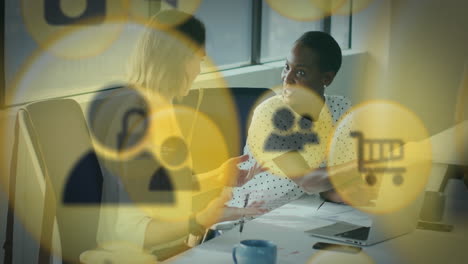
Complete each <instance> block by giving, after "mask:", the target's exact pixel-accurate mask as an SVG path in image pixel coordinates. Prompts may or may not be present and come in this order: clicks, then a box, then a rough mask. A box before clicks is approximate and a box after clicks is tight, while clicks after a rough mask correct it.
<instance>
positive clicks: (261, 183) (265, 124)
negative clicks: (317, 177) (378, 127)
mask: <svg viewBox="0 0 468 264" xmlns="http://www.w3.org/2000/svg"><path fill="white" fill-rule="evenodd" d="M281 104H283V105H284V103H283V102H282V100H281V98H280V96H275V97H272V98H270V99H268V100H267V101H265V102H263V103H262V104H261V105H259V106H258V107H257V108H256V109H255V111H254V115H253V118H252V123H251V125H250V127H249V138H248V140H247V142H248V143H247V144H246V146H245V148H244V154H249V156H250V158H249V160H248V161H246V162H244V163H242V164H241V165H240V167H241V168H242V169H249V168H250V167H252V166H253V165H254V164H255V163H256V162H257V161H256V159H255V158H254V155H252V153H251V149H252V148H257V149H258V148H259V145H257V144H261V145H262V146H264V142H261V141H259V140H255V139H252V138H251V137H252V130H253V129H258V126H260V129H266V130H268V131H271V129H273V128H272V126H271V120H272V117H273V115H274V113H275V111H276V110H277V109H278V106H279V105H281ZM325 106H328V111H324V109H322V111H321V113H320V116H322V114H326V113H329V114H328V115H329V116H330V117H329V118H328V120H329V121H328V122H316V124H314V127H313V129H314V130H316V131H318V130H320V129H325V130H330V128H331V127H334V126H335V124H336V122H337V121H338V120H339V119H340V117H342V116H343V114H344V113H345V112H346V111H347V110H348V109H349V108H350V106H351V103H350V101H349V100H348V99H347V98H345V97H343V96H334V95H333V96H328V95H325ZM325 106H324V108H326V107H325ZM254 122H255V123H254ZM255 126H256V127H255ZM321 126H322V127H321ZM327 126H329V127H327ZM330 131H333V130H330ZM269 133H271V132H269ZM330 136H331V135H325V137H324V136H322V137H321V138H320V142H321V143H320V144H324V145H326V142H327V141H328V139H329V137H330ZM249 139H250V140H249ZM291 144H292V143H291ZM349 147H350V148H353V149H354V145H352V144H350V145H349ZM353 149H352V150H351V151H345V152H344V153H351V156H353V155H352V153H353V152H354V151H353ZM322 150H323V151H324V150H325V148H322ZM324 157H325V153H319V154H317V153H309V155H305V159H306V160H307V162H308V163H312V164H317V165H318V167H324V166H326V162H325V160H324ZM344 159H347V160H352V159H353V157H344ZM267 167H268V166H267ZM247 193H249V194H250V198H249V204H250V203H252V202H254V201H265V202H266V204H265V205H264V207H266V208H268V209H274V208H276V207H279V206H281V205H283V204H286V203H288V202H290V201H293V200H295V199H297V198H299V197H300V196H302V195H303V194H304V191H303V190H302V189H301V188H300V187H299V186H298V185H297V184H296V183H294V182H293V181H292V180H290V179H289V178H286V177H280V176H277V175H274V174H273V173H271V172H268V171H267V172H263V173H260V174H257V175H256V176H255V177H254V178H253V179H252V180H250V181H249V182H248V183H246V184H245V185H244V186H242V187H238V188H234V189H233V199H232V200H231V201H230V202H229V203H228V204H227V205H228V206H233V207H244V200H245V196H246V194H247Z"/></svg>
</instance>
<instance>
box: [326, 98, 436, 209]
mask: <svg viewBox="0 0 468 264" xmlns="http://www.w3.org/2000/svg"><path fill="white" fill-rule="evenodd" d="M428 136H429V135H428V132H427V130H426V128H425V126H424V124H423V123H422V122H421V120H420V119H419V118H418V116H416V115H415V114H414V113H413V112H411V111H410V110H408V109H407V108H405V107H403V106H402V105H400V104H397V103H394V102H391V101H385V100H375V101H368V102H365V103H362V104H359V105H357V106H355V107H353V108H352V109H351V110H350V111H349V113H348V114H347V115H346V116H344V117H343V118H342V119H341V120H340V121H339V122H338V124H337V126H336V130H335V132H334V136H333V137H332V140H331V141H330V143H329V149H328V166H329V174H330V180H331V182H332V184H333V185H334V188H335V189H336V191H337V192H338V193H339V194H340V195H341V197H342V198H343V199H344V200H345V201H346V202H347V203H348V204H350V205H351V206H354V207H357V208H359V209H361V210H363V211H366V212H369V213H389V212H393V211H396V210H399V209H402V208H404V207H406V206H408V205H409V204H411V203H412V202H413V201H414V200H415V199H416V198H417V197H418V196H419V195H420V194H421V192H423V190H424V188H425V186H426V183H427V179H428V177H429V173H430V170H431V168H432V161H431V159H432V154H431V144H430V141H421V140H422V139H426V138H428ZM415 142H418V143H417V144H416V143H415ZM350 146H351V147H350ZM347 152H349V153H347ZM347 154H349V155H348V156H354V157H355V159H354V160H342V156H343V155H347Z"/></svg>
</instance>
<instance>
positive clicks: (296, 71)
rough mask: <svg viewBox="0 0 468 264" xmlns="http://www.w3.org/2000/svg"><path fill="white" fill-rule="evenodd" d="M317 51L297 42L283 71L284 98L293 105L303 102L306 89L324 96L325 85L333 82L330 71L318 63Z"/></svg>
mask: <svg viewBox="0 0 468 264" xmlns="http://www.w3.org/2000/svg"><path fill="white" fill-rule="evenodd" d="M318 59H319V58H318V56H317V54H316V52H315V51H314V50H312V49H310V48H308V47H305V46H304V45H302V44H300V43H296V44H295V45H294V46H293V47H292V49H291V51H290V53H289V55H288V57H287V58H286V64H285V66H284V68H283V72H282V73H281V80H282V81H283V91H282V95H283V100H284V102H285V103H287V104H289V105H291V106H293V105H297V104H299V103H301V101H303V100H302V99H303V98H304V94H303V93H304V90H305V91H307V90H310V91H313V92H315V93H316V95H318V96H320V97H322V96H323V94H324V85H328V84H330V83H331V80H330V76H329V75H330V73H323V72H322V71H321V70H320V68H319V64H318ZM298 88H302V89H298Z"/></svg>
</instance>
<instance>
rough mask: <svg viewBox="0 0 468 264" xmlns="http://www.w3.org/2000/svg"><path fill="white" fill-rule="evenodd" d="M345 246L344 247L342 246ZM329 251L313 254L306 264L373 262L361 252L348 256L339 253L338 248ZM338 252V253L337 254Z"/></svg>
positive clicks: (362, 263)
mask: <svg viewBox="0 0 468 264" xmlns="http://www.w3.org/2000/svg"><path fill="white" fill-rule="evenodd" d="M344 246H346V245H344ZM331 247H332V248H330V250H321V251H318V252H317V253H315V254H314V255H313V256H312V257H311V258H310V259H309V260H308V261H307V264H336V263H348V264H373V263H375V261H374V260H373V259H372V258H371V257H369V256H368V255H367V254H366V253H364V252H363V251H360V252H359V253H356V254H349V253H344V252H339V250H340V248H338V246H336V247H337V249H336V251H335V250H333V246H331ZM337 251H338V252H337Z"/></svg>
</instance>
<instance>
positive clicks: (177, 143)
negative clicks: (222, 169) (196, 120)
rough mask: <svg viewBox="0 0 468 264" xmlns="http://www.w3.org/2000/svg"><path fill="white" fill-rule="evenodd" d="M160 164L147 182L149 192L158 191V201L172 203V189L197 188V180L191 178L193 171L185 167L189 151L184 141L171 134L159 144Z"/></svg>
mask: <svg viewBox="0 0 468 264" xmlns="http://www.w3.org/2000/svg"><path fill="white" fill-rule="evenodd" d="M160 153H161V155H160V159H161V166H160V167H159V169H158V170H156V171H155V172H154V174H153V175H152V177H151V180H150V182H149V186H148V190H149V191H150V192H160V194H159V197H158V198H159V199H157V202H158V203H174V202H175V198H174V194H173V192H174V190H175V187H176V186H177V190H181V191H184V190H187V191H190V190H199V189H200V185H199V184H198V182H196V181H195V182H194V181H193V180H192V175H193V172H192V170H191V169H190V168H188V167H187V162H188V159H189V151H188V147H187V144H186V143H185V141H184V140H183V139H182V138H180V137H177V136H171V137H169V138H167V139H165V140H164V142H163V143H162V145H161V152H160Z"/></svg>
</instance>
